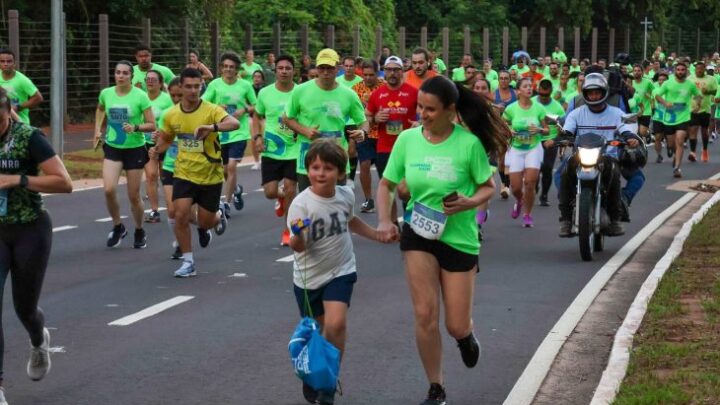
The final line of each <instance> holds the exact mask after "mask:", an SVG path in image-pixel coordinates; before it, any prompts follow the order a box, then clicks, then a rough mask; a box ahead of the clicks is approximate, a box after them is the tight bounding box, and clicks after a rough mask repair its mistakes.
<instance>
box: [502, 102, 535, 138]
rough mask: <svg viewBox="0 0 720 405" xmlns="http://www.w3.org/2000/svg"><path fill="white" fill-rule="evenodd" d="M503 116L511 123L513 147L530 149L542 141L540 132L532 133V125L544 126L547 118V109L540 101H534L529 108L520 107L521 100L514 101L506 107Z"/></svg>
mask: <svg viewBox="0 0 720 405" xmlns="http://www.w3.org/2000/svg"><path fill="white" fill-rule="evenodd" d="M503 118H504V119H505V120H506V121H508V122H509V123H510V128H512V130H513V132H515V133H514V134H513V137H512V144H511V145H512V147H513V148H516V149H522V150H529V149H532V148H534V147H536V146H537V145H538V144H539V143H540V138H541V136H542V135H540V134H530V132H528V129H529V128H530V125H535V126H536V127H538V128H542V122H543V120H544V119H545V109H544V108H543V107H542V106H540V104H539V103H536V102H534V101H533V103H532V105H531V106H530V108H528V109H527V110H526V109H524V108H522V107H520V103H519V102H517V101H516V102H514V103H512V104H510V105H509V106H507V107H506V108H505V111H504V112H503Z"/></svg>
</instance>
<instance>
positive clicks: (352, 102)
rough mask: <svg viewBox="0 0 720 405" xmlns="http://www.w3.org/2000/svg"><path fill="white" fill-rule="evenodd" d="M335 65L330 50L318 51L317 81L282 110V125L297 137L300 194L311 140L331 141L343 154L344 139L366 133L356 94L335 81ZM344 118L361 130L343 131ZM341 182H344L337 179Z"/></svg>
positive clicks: (295, 94) (335, 56) (336, 60)
mask: <svg viewBox="0 0 720 405" xmlns="http://www.w3.org/2000/svg"><path fill="white" fill-rule="evenodd" d="M339 61H340V57H339V56H338V54H337V52H335V51H334V50H332V49H329V48H326V49H323V50H321V51H320V52H319V53H318V56H317V58H316V63H317V68H318V74H319V77H318V78H317V79H314V80H312V81H309V82H307V83H303V84H302V85H300V86H298V87H297V88H296V89H295V90H294V91H293V93H292V95H291V96H290V102H288V104H287V106H286V107H285V115H284V117H285V120H286V124H287V126H288V127H289V128H290V129H291V130H293V131H294V132H295V133H297V134H298V138H297V140H298V143H299V144H300V146H299V148H300V151H299V156H298V160H297V173H298V190H299V191H300V192H302V191H303V190H305V189H306V188H307V187H308V186H309V185H310V181H309V180H308V177H307V168H306V167H305V154H307V151H308V149H309V148H310V142H311V141H312V140H314V139H315V138H334V139H336V141H337V142H338V143H339V144H340V145H341V146H342V147H343V149H345V150H346V151H347V149H348V138H349V139H357V140H362V139H364V138H365V136H366V135H367V133H368V123H367V122H366V120H365V114H364V111H363V108H362V103H361V102H360V99H359V98H358V96H357V94H355V92H353V91H352V90H351V89H349V88H347V87H345V86H342V85H340V84H339V83H338V82H337V81H335V76H336V73H337V64H338V63H339ZM347 117H350V119H351V120H352V121H353V122H355V123H361V124H360V127H361V128H360V129H354V130H348V131H346V128H345V127H346V125H347ZM348 172H349V167H348ZM343 181H346V180H345V179H342V178H341V182H343Z"/></svg>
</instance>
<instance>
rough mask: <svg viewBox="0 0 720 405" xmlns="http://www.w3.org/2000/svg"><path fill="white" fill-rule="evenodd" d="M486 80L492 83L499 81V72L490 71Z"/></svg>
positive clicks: (486, 74)
mask: <svg viewBox="0 0 720 405" xmlns="http://www.w3.org/2000/svg"><path fill="white" fill-rule="evenodd" d="M485 78H486V79H488V81H489V82H490V83H492V82H493V81H498V72H497V71H496V70H493V69H490V71H489V72H487V73H485Z"/></svg>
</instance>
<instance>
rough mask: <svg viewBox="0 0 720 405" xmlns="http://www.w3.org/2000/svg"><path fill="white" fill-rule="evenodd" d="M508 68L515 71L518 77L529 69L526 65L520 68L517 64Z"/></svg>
mask: <svg viewBox="0 0 720 405" xmlns="http://www.w3.org/2000/svg"><path fill="white" fill-rule="evenodd" d="M510 70H514V71H516V72H517V75H518V79H520V76H522V74H523V73H525V72H529V71H530V67H529V66H528V65H525V66H524V67H523V68H522V69H520V68H518V66H517V65H512V66H510Z"/></svg>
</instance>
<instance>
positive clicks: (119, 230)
mask: <svg viewBox="0 0 720 405" xmlns="http://www.w3.org/2000/svg"><path fill="white" fill-rule="evenodd" d="M127 234H128V233H127V230H126V229H125V225H123V224H117V225H115V226H114V227H113V229H112V231H110V233H109V234H108V240H107V247H110V248H114V247H118V246H120V242H122V239H123V238H124V237H126V236H127Z"/></svg>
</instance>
